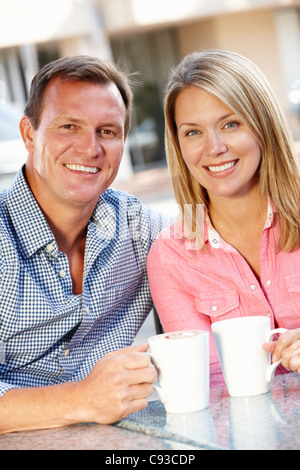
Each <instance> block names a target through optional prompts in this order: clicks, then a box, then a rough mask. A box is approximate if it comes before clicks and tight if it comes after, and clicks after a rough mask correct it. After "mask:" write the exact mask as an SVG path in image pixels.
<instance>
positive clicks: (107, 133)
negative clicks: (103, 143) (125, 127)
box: [98, 129, 116, 139]
mask: <svg viewBox="0 0 300 470" xmlns="http://www.w3.org/2000/svg"><path fill="white" fill-rule="evenodd" d="M98 132H99V135H100V136H101V137H104V138H105V139H114V138H115V137H116V132H115V131H113V130H112V129H99V131H98Z"/></svg>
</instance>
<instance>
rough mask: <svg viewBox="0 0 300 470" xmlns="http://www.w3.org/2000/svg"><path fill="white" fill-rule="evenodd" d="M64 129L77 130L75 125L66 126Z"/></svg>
mask: <svg viewBox="0 0 300 470" xmlns="http://www.w3.org/2000/svg"><path fill="white" fill-rule="evenodd" d="M62 127H63V129H69V130H72V129H74V128H75V126H74V124H64V125H63V126H62Z"/></svg>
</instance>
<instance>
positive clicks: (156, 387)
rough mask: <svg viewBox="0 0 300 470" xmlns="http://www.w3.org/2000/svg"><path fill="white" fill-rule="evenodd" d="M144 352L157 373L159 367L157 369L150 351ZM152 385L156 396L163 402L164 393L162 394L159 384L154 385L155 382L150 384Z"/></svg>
mask: <svg viewBox="0 0 300 470" xmlns="http://www.w3.org/2000/svg"><path fill="white" fill-rule="evenodd" d="M146 354H147V356H149V357H150V359H151V362H152V365H153V367H155V369H156V370H157V374H159V369H158V367H157V365H156V364H155V360H154V357H153V355H152V354H151V353H149V352H146ZM152 386H153V388H154V390H155V391H156V392H157V393H158V396H159V398H160V400H161V402H162V403H165V402H166V400H165V398H164V394H163V390H162V388H161V387H160V386H159V385H156V384H152Z"/></svg>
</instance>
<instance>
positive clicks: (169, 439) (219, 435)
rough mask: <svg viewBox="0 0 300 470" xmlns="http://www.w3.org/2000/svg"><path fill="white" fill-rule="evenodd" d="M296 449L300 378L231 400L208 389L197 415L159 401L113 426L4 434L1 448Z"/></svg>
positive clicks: (279, 380) (292, 376)
mask: <svg viewBox="0 0 300 470" xmlns="http://www.w3.org/2000/svg"><path fill="white" fill-rule="evenodd" d="M6 449H7V450H11V449H14V450H21V449H36V450H39V449H49V450H53V449H66V450H67V449H68V450H73V449H74V450H75V449H78V450H81V449H86V450H89V449H95V450H101V449H102V450H104V449H105V450H169V451H171V450H240V449H250V450H260V449H264V450H269V449H270V450H271V449H272V450H273V449H274V450H296V449H300V376H299V375H298V374H296V373H295V374H294V373H290V374H286V375H278V376H276V377H275V378H274V380H273V381H272V384H271V391H270V392H269V393H266V394H264V395H258V396H255V397H249V398H231V397H229V396H228V392H227V389H226V387H220V388H217V389H214V390H211V391H210V405H209V408H207V409H206V410H203V411H200V412H197V413H187V414H167V413H166V412H165V409H164V406H163V405H162V403H161V402H160V401H159V400H154V401H151V402H149V405H148V407H147V408H146V409H144V410H142V411H139V412H137V413H134V414H132V415H130V416H129V417H127V418H125V419H123V420H121V421H120V422H118V423H116V424H115V425H111V426H110V425H99V424H80V425H75V426H67V427H63V428H58V429H45V430H37V431H26V432H18V433H10V434H6V435H2V436H0V450H6Z"/></svg>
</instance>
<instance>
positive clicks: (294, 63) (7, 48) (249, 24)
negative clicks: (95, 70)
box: [0, 0, 300, 176]
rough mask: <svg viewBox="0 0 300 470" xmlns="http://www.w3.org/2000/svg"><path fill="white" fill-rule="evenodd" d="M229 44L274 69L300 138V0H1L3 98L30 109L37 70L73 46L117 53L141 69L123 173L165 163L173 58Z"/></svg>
mask: <svg viewBox="0 0 300 470" xmlns="http://www.w3.org/2000/svg"><path fill="white" fill-rule="evenodd" d="M204 48H221V49H230V50H234V51H236V52H239V53H242V54H243V55H246V56H247V57H249V58H250V59H251V60H253V61H254V62H255V63H256V64H257V65H258V66H259V67H260V68H261V69H262V70H263V71H264V72H265V73H266V75H267V77H268V78H269V80H270V82H271V84H272V86H273V88H274V90H275V93H276V94H277V96H278V98H279V100H280V102H281V105H282V107H283V109H284V111H285V112H286V114H287V116H288V119H289V121H290V124H291V127H292V130H293V133H294V136H295V139H300V0H297V1H292V0H151V1H149V0H52V1H51V2H48V1H44V0H25V1H24V0H1V3H0V102H1V99H2V101H3V100H4V99H6V100H7V101H9V102H12V103H14V104H15V105H16V106H17V107H18V108H20V109H23V108H24V104H25V102H26V99H27V93H28V88H29V85H30V81H31V79H32V76H33V75H34V74H35V73H36V72H37V71H38V69H39V68H40V67H41V66H43V65H44V64H45V63H47V62H49V61H51V60H53V59H56V58H59V57H62V56H66V55H74V54H92V55H96V56H98V57H102V58H105V59H113V60H115V61H116V62H117V63H119V64H120V65H122V66H124V67H126V68H127V70H129V71H131V72H135V71H138V72H139V74H138V75H137V76H136V77H135V80H136V82H137V84H136V85H135V90H134V91H135V107H134V115H133V122H132V130H131V132H130V135H129V138H128V144H127V157H126V158H125V160H124V162H123V167H122V168H121V172H122V174H123V175H124V176H126V175H127V176H128V175H129V174H130V173H131V172H132V171H138V170H140V169H145V168H149V167H153V166H159V165H164V164H165V154H164V143H163V133H164V124H163V111H162V97H163V89H164V86H165V83H166V80H167V76H168V72H169V69H170V67H172V66H174V65H175V64H177V63H178V61H179V60H180V59H181V58H182V57H183V56H184V55H186V54H188V53H190V52H192V51H194V50H200V49H204Z"/></svg>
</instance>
